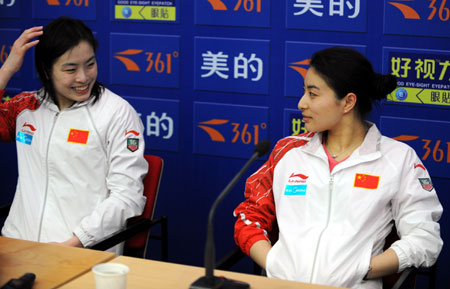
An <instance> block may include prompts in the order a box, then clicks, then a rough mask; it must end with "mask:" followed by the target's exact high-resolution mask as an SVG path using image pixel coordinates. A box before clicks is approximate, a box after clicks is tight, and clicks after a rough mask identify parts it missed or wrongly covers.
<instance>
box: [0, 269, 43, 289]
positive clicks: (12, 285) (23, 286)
mask: <svg viewBox="0 0 450 289" xmlns="http://www.w3.org/2000/svg"><path fill="white" fill-rule="evenodd" d="M35 278H36V275H34V274H33V273H26V274H24V275H23V276H22V277H20V278H19V279H11V280H9V281H8V283H6V284H5V285H3V286H2V287H1V288H0V289H31V288H32V287H33V283H34V279H35Z"/></svg>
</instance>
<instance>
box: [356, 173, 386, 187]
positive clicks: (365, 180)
mask: <svg viewBox="0 0 450 289" xmlns="http://www.w3.org/2000/svg"><path fill="white" fill-rule="evenodd" d="M379 182H380V177H379V176H372V175H366V174H355V183H354V185H353V186H354V187H355V188H363V189H370V190H375V189H377V188H378V183H379Z"/></svg>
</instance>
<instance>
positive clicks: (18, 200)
mask: <svg viewBox="0 0 450 289" xmlns="http://www.w3.org/2000/svg"><path fill="white" fill-rule="evenodd" d="M35 37H39V38H38V40H33V39H35ZM32 47H35V66H36V71H37V73H38V76H39V79H40V81H41V83H42V86H43V87H42V88H41V89H40V90H38V91H32V92H22V93H21V94H19V95H17V96H15V97H14V98H12V99H11V100H9V101H7V102H5V103H2V104H1V106H0V140H2V141H14V140H15V141H16V144H17V155H18V170H19V179H18V184H17V190H16V193H15V196H14V200H13V203H12V206H11V210H10V213H9V216H8V218H7V219H6V222H5V224H4V227H3V229H2V235H3V236H7V237H12V238H18V239H24V240H32V241H38V242H51V243H58V244H61V245H67V246H77V247H84V246H90V245H92V244H94V243H96V242H98V241H99V240H101V239H103V238H104V237H106V236H108V235H109V234H111V233H113V232H115V231H117V230H119V229H121V228H122V227H123V226H124V225H125V222H126V220H127V219H128V218H130V217H133V216H136V215H139V214H141V212H142V210H143V208H144V204H145V197H144V196H143V184H142V179H143V178H144V176H145V174H146V172H147V168H148V165H147V162H146V161H145V159H144V157H143V153H144V139H143V125H142V122H141V120H140V118H139V116H138V115H137V113H136V111H135V110H134V109H133V108H132V107H131V106H130V105H129V104H128V103H127V102H126V101H125V100H124V99H122V98H121V97H120V96H118V95H116V94H114V93H113V92H111V91H110V90H108V89H106V88H105V87H104V86H103V85H102V84H100V83H99V82H98V81H97V61H96V56H95V51H96V49H97V40H96V39H95V38H94V36H93V34H92V31H91V29H89V27H87V26H86V25H85V24H84V23H83V22H81V21H79V20H76V19H72V18H68V17H60V18H58V19H55V20H53V21H52V22H51V23H49V24H48V25H47V26H46V27H45V28H44V29H43V27H33V28H30V29H27V30H25V31H24V32H23V33H22V34H21V35H20V37H19V38H18V39H17V40H16V41H15V42H14V45H13V47H12V49H11V53H10V55H9V57H8V58H7V59H6V61H5V63H4V64H3V66H2V67H1V68H0V97H1V96H2V95H3V94H4V93H5V88H6V85H7V83H8V81H9V80H10V79H11V77H12V76H13V74H14V73H15V72H17V71H18V70H19V69H20V68H21V66H22V63H23V60H24V56H25V54H26V52H27V51H28V50H29V49H30V48H32ZM113 250H114V251H115V252H116V253H121V250H122V248H121V246H117V247H115V248H114V249H113Z"/></svg>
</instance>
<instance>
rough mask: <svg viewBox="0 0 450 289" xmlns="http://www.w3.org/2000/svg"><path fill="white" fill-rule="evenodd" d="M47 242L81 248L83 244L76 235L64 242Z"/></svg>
mask: <svg viewBox="0 0 450 289" xmlns="http://www.w3.org/2000/svg"><path fill="white" fill-rule="evenodd" d="M49 244H54V245H60V246H67V247H80V248H83V244H81V242H80V239H78V237H77V236H73V237H72V238H70V239H69V240H67V241H64V242H49Z"/></svg>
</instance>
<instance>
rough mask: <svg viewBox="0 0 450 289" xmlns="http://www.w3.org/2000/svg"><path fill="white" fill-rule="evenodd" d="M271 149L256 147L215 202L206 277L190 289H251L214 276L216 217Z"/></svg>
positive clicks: (266, 145) (265, 144)
mask: <svg viewBox="0 0 450 289" xmlns="http://www.w3.org/2000/svg"><path fill="white" fill-rule="evenodd" d="M269 149H270V142H269V141H268V140H265V141H262V142H260V143H258V144H257V145H256V148H255V152H254V153H253V155H252V157H251V158H250V159H249V160H248V161H247V162H246V163H245V165H244V166H243V167H242V169H241V170H240V171H239V172H238V173H237V175H236V176H235V177H234V178H233V179H232V180H231V182H230V183H229V184H228V185H227V186H226V187H225V189H224V190H223V191H222V192H221V193H220V195H219V196H218V197H217V199H216V200H215V202H214V204H213V205H212V207H211V210H210V211H209V216H208V228H207V238H206V246H205V276H203V277H200V278H198V279H197V280H196V281H195V282H194V283H192V284H191V286H190V287H189V289H209V288H214V289H219V288H221V289H234V288H242V289H247V288H250V285H249V284H247V283H245V282H241V281H236V280H231V279H227V278H224V277H218V276H214V267H215V259H216V253H215V247H214V215H215V213H216V209H217V206H218V205H219V204H220V203H221V202H222V200H223V199H224V198H225V197H226V195H228V193H229V192H230V191H231V189H232V188H233V187H234V186H235V185H236V183H237V182H238V181H239V179H240V178H241V177H242V175H243V174H244V172H245V171H246V170H247V169H248V167H249V166H250V165H251V164H253V162H254V161H255V160H256V159H257V158H258V157H261V156H263V155H265V154H266V153H267V152H268V151H269Z"/></svg>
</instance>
